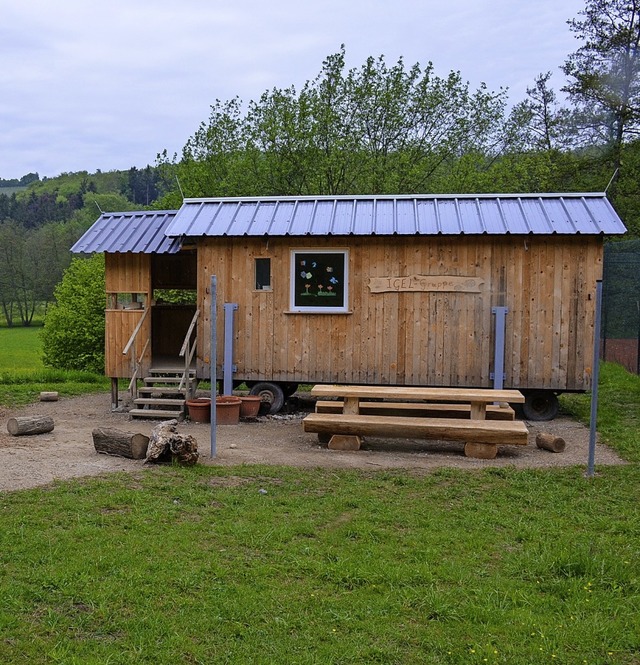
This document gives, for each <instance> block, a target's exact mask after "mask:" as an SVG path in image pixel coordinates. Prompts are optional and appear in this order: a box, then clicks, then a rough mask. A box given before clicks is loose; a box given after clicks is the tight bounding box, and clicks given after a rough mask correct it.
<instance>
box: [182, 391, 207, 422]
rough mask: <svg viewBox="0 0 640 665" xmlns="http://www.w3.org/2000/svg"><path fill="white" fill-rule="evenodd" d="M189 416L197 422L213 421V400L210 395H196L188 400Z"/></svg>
mask: <svg viewBox="0 0 640 665" xmlns="http://www.w3.org/2000/svg"><path fill="white" fill-rule="evenodd" d="M187 410H188V411H189V418H190V419H191V420H193V421H194V422H196V423H209V422H211V400H210V399H209V398H208V397H196V398H194V399H188V400H187Z"/></svg>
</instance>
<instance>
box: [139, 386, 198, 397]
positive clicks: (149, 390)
mask: <svg viewBox="0 0 640 665" xmlns="http://www.w3.org/2000/svg"><path fill="white" fill-rule="evenodd" d="M186 393H187V389H186V388H178V387H177V386H143V387H141V388H138V394H139V395H147V396H151V395H186Z"/></svg>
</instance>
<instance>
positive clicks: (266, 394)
mask: <svg viewBox="0 0 640 665" xmlns="http://www.w3.org/2000/svg"><path fill="white" fill-rule="evenodd" d="M249 394H250V395H259V396H260V397H261V398H262V401H263V403H266V404H268V405H269V410H268V411H267V413H269V414H274V413H278V411H280V409H281V408H282V407H283V406H284V392H282V388H281V387H280V386H279V385H278V384H277V383H266V382H264V383H256V384H254V385H253V386H251V390H250V391H249ZM262 408H264V407H262ZM262 408H261V411H262Z"/></svg>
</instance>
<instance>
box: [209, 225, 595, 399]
mask: <svg viewBox="0 0 640 665" xmlns="http://www.w3.org/2000/svg"><path fill="white" fill-rule="evenodd" d="M313 248H317V249H345V248H346V249H348V250H349V253H350V254H349V262H350V266H349V270H350V280H349V282H350V284H349V304H350V307H349V309H350V313H348V314H315V313H314V314H299V313H289V311H288V310H289V270H290V267H289V266H290V250H291V249H299V250H301V249H313ZM256 257H268V258H270V259H271V275H272V278H271V279H272V290H271V291H256V290H255V289H254V259H255V258H256ZM211 275H216V276H217V284H218V313H219V328H218V340H219V346H218V361H219V363H218V374H219V376H221V367H220V361H221V358H222V352H223V350H222V336H223V327H222V306H223V303H224V302H235V303H238V305H239V309H238V311H237V312H236V319H235V321H236V326H235V349H234V356H233V360H234V363H235V364H236V365H237V368H238V372H237V374H236V375H235V377H236V378H242V379H248V380H258V379H261V380H274V381H298V382H300V381H302V382H310V383H313V382H345V383H376V384H409V385H445V386H491V385H492V380H491V379H490V372H491V371H492V369H493V345H494V315H493V314H492V312H491V308H492V307H493V306H497V305H501V306H506V307H508V314H507V331H506V359H505V372H506V380H505V386H508V387H514V388H550V389H553V388H556V389H569V390H571V389H575V390H581V389H585V388H588V387H589V377H590V367H589V365H590V363H591V353H592V338H593V325H594V304H595V301H594V299H595V295H594V294H595V282H596V279H599V278H601V275H602V238H601V237H593V236H557V235H556V236H499V237H498V236H455V237H449V236H431V237H417V236H411V237H409V238H407V237H405V238H403V237H400V236H394V237H366V238H365V237H360V238H358V237H345V238H338V237H330V238H326V237H325V238H269V239H256V238H235V239H229V238H222V239H213V238H209V239H203V240H202V241H201V245H200V248H199V252H198V303H199V306H200V308H201V311H202V312H203V320H202V326H201V328H200V332H199V348H198V371H199V375H200V376H202V377H207V376H208V362H209V353H208V345H209V340H210V335H211V332H210V321H209V312H210V303H209V296H208V291H209V283H210V276H211ZM409 275H433V276H445V275H457V276H466V277H473V278H475V279H476V280H477V281H478V282H481V283H482V284H481V287H480V289H479V292H478V293H468V292H460V293H458V292H446V291H429V292H404V291H403V292H386V293H372V292H371V290H370V288H369V280H370V278H374V277H389V276H394V277H399V276H409Z"/></svg>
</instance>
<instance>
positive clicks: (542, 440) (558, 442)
mask: <svg viewBox="0 0 640 665" xmlns="http://www.w3.org/2000/svg"><path fill="white" fill-rule="evenodd" d="M566 445H567V444H566V442H565V440H564V439H563V438H562V437H559V436H556V435H555V434H547V433H545V432H541V433H540V434H538V435H537V436H536V446H538V448H544V450H550V451H551V452H552V453H561V452H562V451H563V450H564V448H565V446H566Z"/></svg>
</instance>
